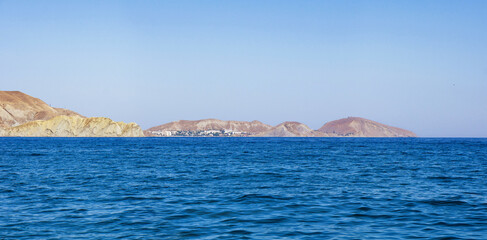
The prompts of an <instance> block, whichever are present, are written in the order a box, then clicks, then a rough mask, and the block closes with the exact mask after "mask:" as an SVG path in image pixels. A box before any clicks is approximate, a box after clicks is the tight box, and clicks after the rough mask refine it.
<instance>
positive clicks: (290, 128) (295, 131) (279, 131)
mask: <svg viewBox="0 0 487 240" xmlns="http://www.w3.org/2000/svg"><path fill="white" fill-rule="evenodd" d="M256 137H328V134H325V133H322V132H318V131H315V130H313V129H311V128H309V127H308V126H306V125H305V124H302V123H299V122H283V123H281V124H279V125H277V126H275V127H273V128H271V129H270V130H268V131H266V132H263V133H261V134H258V135H256Z"/></svg>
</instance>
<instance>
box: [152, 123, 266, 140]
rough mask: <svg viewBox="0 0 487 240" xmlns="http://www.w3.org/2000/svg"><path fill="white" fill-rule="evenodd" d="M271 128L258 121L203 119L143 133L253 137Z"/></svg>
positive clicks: (165, 126)
mask: <svg viewBox="0 0 487 240" xmlns="http://www.w3.org/2000/svg"><path fill="white" fill-rule="evenodd" d="M271 128H272V126H270V125H267V124H264V123H262V122H259V121H252V122H245V121H223V120H218V119H203V120H196V121H188V120H180V121H176V122H170V123H167V124H163V125H160V126H157V127H153V128H149V129H147V130H146V131H145V134H146V136H157V135H158V133H161V132H201V131H222V132H234V133H239V134H240V133H243V134H245V135H255V134H258V133H262V132H264V131H267V130H269V129H271Z"/></svg>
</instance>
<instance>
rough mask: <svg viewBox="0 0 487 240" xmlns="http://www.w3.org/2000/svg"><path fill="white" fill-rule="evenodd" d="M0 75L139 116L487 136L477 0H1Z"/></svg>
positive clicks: (486, 41) (18, 86)
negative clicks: (368, 125) (356, 121)
mask: <svg viewBox="0 0 487 240" xmlns="http://www.w3.org/2000/svg"><path fill="white" fill-rule="evenodd" d="M0 83H1V84H0V88H1V90H20V91H23V92H25V93H27V94H30V95H32V96H35V97H38V98H41V99H43V100H44V101H46V102H47V103H49V104H51V105H52V106H56V107H65V108H69V109H72V110H74V111H77V112H79V113H81V114H83V115H86V116H107V117H110V118H112V119H114V120H116V121H126V122H129V121H134V122H137V123H139V124H140V125H141V126H142V127H143V128H144V129H145V128H148V127H152V126H155V125H159V124H162V123H166V122H170V121H175V120H179V119H203V118H219V119H224V120H255V119H257V120H261V121H263V122H265V123H268V124H272V125H276V124H278V123H280V122H282V121H290V120H293V121H299V122H303V123H305V124H307V125H309V126H310V127H312V128H314V129H317V128H319V127H320V126H321V125H323V124H324V123H325V122H327V121H330V120H335V119H338V118H342V117H347V116H360V117H365V118H369V119H372V120H376V121H379V122H383V123H386V124H390V125H394V126H398V127H402V128H406V129H410V130H413V131H415V132H416V133H417V134H419V135H420V136H424V137H428V136H451V137H456V136H458V137H465V136H472V137H487V1H460V0H459V1H445V0H441V1H338V0H337V1H305V0H296V1H283V0H276V1H265V0H259V1H224V0H222V1H180V0H178V1H2V0H0Z"/></svg>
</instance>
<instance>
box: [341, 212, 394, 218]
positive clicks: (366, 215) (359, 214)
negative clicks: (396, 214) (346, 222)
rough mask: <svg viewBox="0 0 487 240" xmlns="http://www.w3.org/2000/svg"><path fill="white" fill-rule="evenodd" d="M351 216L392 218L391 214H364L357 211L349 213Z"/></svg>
mask: <svg viewBox="0 0 487 240" xmlns="http://www.w3.org/2000/svg"><path fill="white" fill-rule="evenodd" d="M349 217H354V218H374V219H379V218H384V219H386V218H392V216H391V215H385V214H380V215H373V214H362V213H355V214H351V215H349Z"/></svg>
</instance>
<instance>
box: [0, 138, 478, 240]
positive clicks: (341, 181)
mask: <svg viewBox="0 0 487 240" xmlns="http://www.w3.org/2000/svg"><path fill="white" fill-rule="evenodd" d="M0 239H487V139H424V138H411V139H380V138H358V139H355V138H0Z"/></svg>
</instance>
